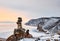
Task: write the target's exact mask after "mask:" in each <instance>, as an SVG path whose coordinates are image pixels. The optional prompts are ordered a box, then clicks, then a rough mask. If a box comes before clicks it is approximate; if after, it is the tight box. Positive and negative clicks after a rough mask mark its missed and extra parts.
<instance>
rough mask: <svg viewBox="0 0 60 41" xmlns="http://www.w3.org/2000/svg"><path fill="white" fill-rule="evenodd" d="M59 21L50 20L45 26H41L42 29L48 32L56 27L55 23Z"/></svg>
mask: <svg viewBox="0 0 60 41" xmlns="http://www.w3.org/2000/svg"><path fill="white" fill-rule="evenodd" d="M58 21H59V19H53V18H52V19H50V20H49V21H48V22H47V23H45V25H44V26H43V29H46V30H49V29H51V28H53V27H54V26H55V25H56V22H58Z"/></svg>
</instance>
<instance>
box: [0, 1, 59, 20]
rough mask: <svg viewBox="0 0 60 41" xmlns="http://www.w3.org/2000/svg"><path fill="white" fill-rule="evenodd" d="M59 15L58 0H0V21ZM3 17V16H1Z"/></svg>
mask: <svg viewBox="0 0 60 41" xmlns="http://www.w3.org/2000/svg"><path fill="white" fill-rule="evenodd" d="M19 16H20V17H22V18H23V20H24V21H27V20H29V19H33V18H40V17H60V0H0V21H7V20H8V21H16V19H17V17H19ZM2 17H3V18H2Z"/></svg>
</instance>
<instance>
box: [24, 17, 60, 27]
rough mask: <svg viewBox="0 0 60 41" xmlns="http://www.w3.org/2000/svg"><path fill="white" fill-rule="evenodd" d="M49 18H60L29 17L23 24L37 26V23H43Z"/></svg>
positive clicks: (49, 18)
mask: <svg viewBox="0 0 60 41" xmlns="http://www.w3.org/2000/svg"><path fill="white" fill-rule="evenodd" d="M51 18H54V19H60V17H41V18H37V19H31V20H29V21H28V22H27V23H25V25H29V26H37V25H38V24H42V25H44V24H45V23H46V22H48V21H49V20H51Z"/></svg>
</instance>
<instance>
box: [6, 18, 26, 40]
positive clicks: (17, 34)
mask: <svg viewBox="0 0 60 41" xmlns="http://www.w3.org/2000/svg"><path fill="white" fill-rule="evenodd" d="M24 34H25V29H24V28H22V18H21V17H18V20H17V29H14V34H13V35H11V36H10V37H8V39H7V40H6V41H18V40H20V39H22V38H24Z"/></svg>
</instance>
